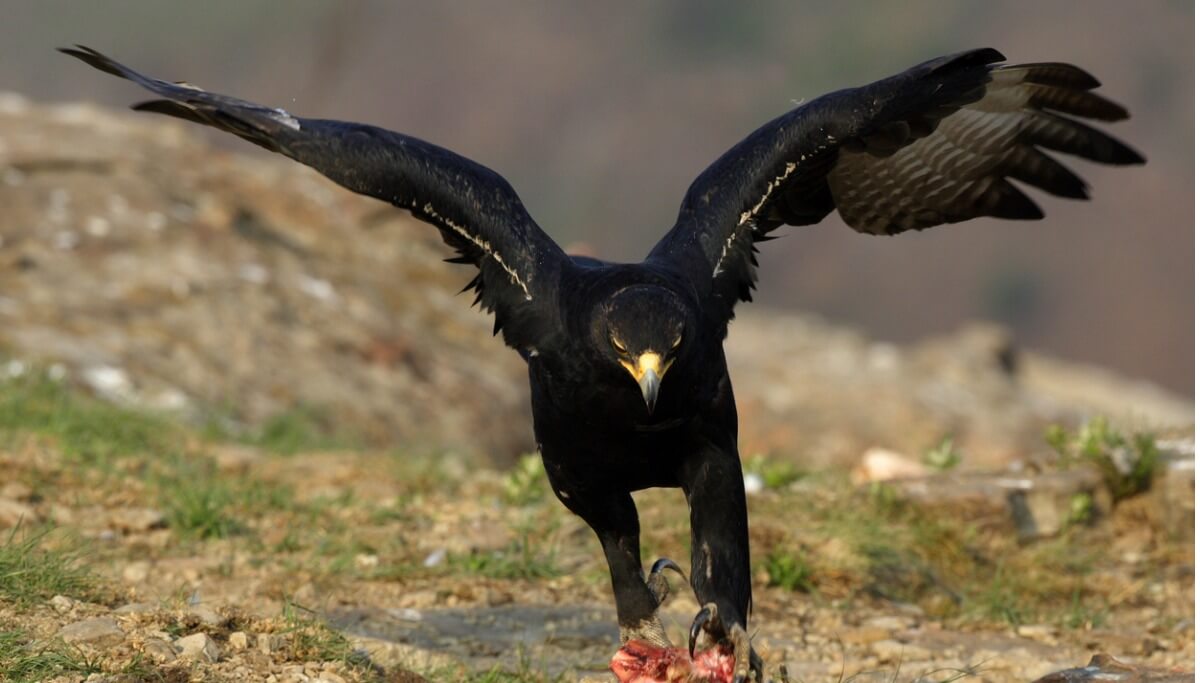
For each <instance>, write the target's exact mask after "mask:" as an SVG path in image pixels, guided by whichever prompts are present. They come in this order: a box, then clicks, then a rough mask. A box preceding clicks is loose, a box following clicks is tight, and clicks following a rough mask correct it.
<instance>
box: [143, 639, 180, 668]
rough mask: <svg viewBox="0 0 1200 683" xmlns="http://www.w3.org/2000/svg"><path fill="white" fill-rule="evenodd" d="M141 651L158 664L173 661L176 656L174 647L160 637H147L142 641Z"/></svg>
mask: <svg viewBox="0 0 1200 683" xmlns="http://www.w3.org/2000/svg"><path fill="white" fill-rule="evenodd" d="M142 652H145V653H146V655H147V656H149V657H150V658H151V659H153V660H154V661H156V662H158V663H159V664H165V663H167V662H173V661H175V657H176V654H175V647H174V646H173V645H171V644H170V643H168V642H167V641H165V640H163V639H161V638H147V639H146V642H144V643H142Z"/></svg>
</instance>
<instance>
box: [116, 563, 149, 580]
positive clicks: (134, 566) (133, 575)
mask: <svg viewBox="0 0 1200 683" xmlns="http://www.w3.org/2000/svg"><path fill="white" fill-rule="evenodd" d="M148 578H150V563H149V562H146V561H144V560H139V561H137V562H130V563H129V564H127V565H125V568H124V569H122V570H121V579H122V580H124V581H125V583H141V582H143V581H145V580H146V579H148Z"/></svg>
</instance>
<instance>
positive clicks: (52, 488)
mask: <svg viewBox="0 0 1200 683" xmlns="http://www.w3.org/2000/svg"><path fill="white" fill-rule="evenodd" d="M4 396H5V397H6V399H7V400H6V402H5V403H3V405H2V407H0V425H3V427H4V429H3V432H2V433H3V439H2V441H0V443H2V444H3V445H2V447H0V471H3V472H4V473H5V483H4V485H3V489H0V525H4V526H7V527H14V526H15V525H17V524H18V523H19V525H20V526H19V528H16V530H15V531H13V532H6V535H7V534H11V535H7V541H6V543H5V544H4V545H3V546H0V625H2V626H0V631H2V632H3V634H4V635H0V671H4V672H7V673H8V674H10V675H12V676H13V677H14V678H17V679H20V678H21V675H28V677H29V679H31V680H38V679H39V678H41V677H48V678H50V679H52V680H80V679H82V678H84V677H85V675H92V676H95V677H96V678H97V679H99V678H103V677H104V676H111V677H112V678H108V679H105V680H172V681H174V680H179V681H182V680H278V681H305V680H314V681H315V680H328V681H338V680H419V679H416V678H413V676H414V675H416V674H419V675H423V676H425V677H426V678H428V679H429V680H435V681H437V680H480V681H497V680H511V681H560V680H562V681H573V680H578V679H580V678H581V677H582V678H588V677H590V678H591V679H592V680H608V679H607V674H605V673H604V672H605V669H606V664H607V660H608V658H609V657H610V656H611V655H612V653H613V652H614V651H615V648H616V646H617V641H616V632H615V627H614V615H613V611H612V608H611V603H610V600H611V596H610V592H609V586H608V581H607V574H606V569H605V565H604V563H603V559H602V556H601V554H600V552H599V549H598V545H597V544H596V542H595V539H594V537H593V536H592V534H591V532H590V530H588V529H587V528H586V526H584V525H583V524H582V523H581V522H580V521H579V520H577V519H575V518H573V517H571V516H570V515H569V514H568V513H567V512H566V511H565V510H564V509H562V508H561V506H560V505H559V504H558V502H557V501H556V500H554V499H553V497H552V496H551V495H550V494H549V491H548V487H547V486H546V484H545V483H544V481H543V476H544V475H543V473H542V472H541V471H540V467H539V465H538V463H537V461H536V460H534V459H526V460H524V461H522V462H521V463H520V464H519V465H518V466H517V467H516V468H514V469H512V470H509V471H493V470H486V469H478V468H470V467H465V466H463V465H462V463H460V462H456V461H451V460H444V459H443V460H430V459H422V458H419V457H415V456H412V455H410V454H404V453H382V452H300V453H294V454H290V455H285V454H279V453H272V452H269V451H266V450H262V449H258V448H251V447H246V446H242V445H238V444H230V443H223V442H214V441H212V440H207V439H201V438H198V437H196V436H195V435H194V434H193V433H192V432H190V431H188V430H185V429H181V428H179V427H176V426H173V425H172V424H170V423H164V422H161V421H160V420H159V419H158V418H148V417H139V416H138V415H137V414H136V413H127V412H123V411H120V410H114V409H112V408H109V407H107V406H103V405H102V404H96V403H93V402H92V401H90V400H86V399H80V398H78V397H74V396H73V394H71V393H69V392H68V391H66V390H63V389H61V387H59V388H56V385H54V384H53V383H47V382H44V381H39V382H32V381H27V382H24V383H22V382H16V383H14V382H11V381H10V382H9V383H7V384H6V385H5V386H4ZM17 421H19V422H21V423H23V424H25V425H27V426H26V427H13V426H12V424H13V423H14V422H17ZM1162 443H1163V444H1164V445H1170V444H1176V445H1175V446H1174V447H1175V448H1176V452H1174V453H1173V454H1172V453H1166V454H1165V455H1164V456H1163V457H1164V458H1167V456H1170V458H1169V460H1167V461H1164V462H1165V463H1167V464H1162V465H1160V470H1161V471H1160V472H1159V474H1158V475H1157V476H1156V478H1155V479H1154V484H1155V486H1154V487H1153V488H1151V489H1150V491H1149V492H1146V493H1142V494H1138V495H1135V496H1133V497H1130V498H1127V499H1125V500H1123V501H1121V502H1120V503H1118V504H1117V505H1116V506H1115V507H1108V506H1107V504H1104V505H1097V507H1096V509H1094V510H1093V511H1091V513H1089V514H1088V515H1086V516H1083V517H1077V518H1075V519H1074V521H1071V522H1069V523H1064V526H1063V527H1062V528H1061V529H1059V530H1057V531H1056V532H1055V533H1053V534H1052V535H1049V536H1047V537H1045V538H1042V539H1040V540H1030V541H1026V542H1021V541H1020V540H1019V534H1018V529H1017V526H1016V525H1015V524H1014V522H1013V519H1012V517H1011V516H1010V515H1009V514H1008V513H1007V512H1006V511H1005V510H1004V509H1003V506H1001V507H996V506H993V505H989V503H988V501H986V500H984V499H977V500H974V501H971V500H964V499H962V498H953V497H952V498H949V499H940V500H938V499H933V498H929V497H926V499H924V500H921V501H918V500H917V499H915V498H912V497H911V496H910V495H909V494H908V493H906V491H908V490H909V489H908V488H906V487H911V486H912V484H913V482H911V481H910V482H905V483H897V484H892V485H881V484H874V485H871V484H868V485H863V486H855V485H853V484H852V483H851V482H849V481H848V480H847V479H846V478H845V476H844V475H841V474H836V473H824V474H822V473H815V474H803V473H800V472H798V471H795V470H792V469H789V468H787V467H786V466H784V465H781V464H779V463H764V462H761V461H760V462H756V463H754V464H753V466H752V468H751V469H753V470H754V471H755V472H758V473H761V478H762V479H763V481H764V482H765V483H766V485H765V487H764V488H763V490H761V491H759V492H758V493H756V494H754V495H752V496H751V498H750V515H751V520H752V524H751V529H752V535H753V539H752V545H753V549H754V558H753V561H754V566H755V614H754V620H753V630H754V632H755V643H756V645H757V647H758V649H759V651H760V652H761V653H762V655H763V656H764V657H765V658H766V661H767V662H768V663H769V664H770V665H771V667H772V669H773V670H776V668H777V667H778V666H779V665H786V667H787V669H788V671H789V672H790V674H791V676H792V679H793V680H830V681H834V680H839V679H844V678H846V677H849V676H854V675H861V676H866V677H868V678H870V679H875V678H878V679H879V680H894V679H895V680H918V679H920V680H947V679H950V678H952V677H954V676H957V675H959V674H965V675H966V676H967V678H966V680H987V681H1028V680H1033V679H1035V678H1038V677H1039V676H1042V675H1045V674H1048V673H1051V672H1054V671H1058V670H1061V669H1065V668H1069V667H1072V666H1082V665H1083V664H1085V663H1086V662H1087V661H1088V660H1089V659H1090V657H1091V656H1092V655H1093V654H1096V653H1100V652H1103V653H1107V654H1110V655H1113V656H1116V657H1118V658H1120V659H1121V660H1122V661H1125V662H1130V663H1135V664H1136V665H1138V666H1140V667H1155V668H1162V669H1173V670H1176V671H1183V670H1187V671H1190V670H1191V666H1192V656H1193V655H1192V653H1193V649H1194V637H1195V629H1194V622H1193V613H1192V605H1193V601H1194V587H1193V586H1194V565H1193V552H1194V544H1193V529H1192V528H1191V521H1190V520H1191V519H1193V515H1194V509H1193V508H1192V503H1191V500H1192V499H1191V496H1192V495H1193V488H1192V484H1191V481H1192V480H1191V469H1190V468H1188V467H1176V468H1175V469H1176V470H1178V472H1176V473H1175V475H1182V478H1180V476H1173V475H1172V473H1171V472H1170V471H1169V470H1170V467H1171V466H1170V465H1169V462H1176V463H1190V462H1191V461H1190V458H1191V455H1190V454H1187V453H1180V452H1179V451H1181V450H1182V451H1186V450H1187V448H1188V447H1183V448H1181V447H1179V446H1178V444H1179V443H1190V442H1187V441H1184V442H1180V441H1179V440H1178V439H1176V440H1173V441H1167V440H1163V441H1162ZM948 476H954V475H953V473H952V474H951V475H935V476H933V477H932V478H928V479H925V480H922V481H924V482H925V484H923V486H925V487H926V488H933V489H936V488H937V486H938V482H939V481H944V480H945V478H946V477H948ZM971 476H972V477H979V476H982V475H971ZM1004 476H1005V477H1007V478H1009V479H1011V478H1012V476H1013V475H1012V474H1011V473H1009V474H1005V475H1004ZM1040 476H1042V475H1037V474H1034V475H1031V481H1034V482H1035V485H1034V489H1030V490H1035V489H1036V487H1037V484H1036V482H1037V481H1038V479H1039V477H1040ZM1180 486H1182V490H1183V491H1186V496H1183V494H1182V493H1181V491H1179V490H1174V489H1176V488H1179V487H1180ZM955 488H956V489H957V488H960V487H957V486H956V487H955ZM1173 490H1174V493H1172V491H1173ZM1172 496H1174V497H1172ZM638 502H639V507H640V508H641V511H642V519H643V529H644V537H643V547H644V553H645V557H646V559H647V561H649V560H651V559H653V558H654V557H657V556H660V555H663V556H669V557H673V558H676V559H678V560H680V561H681V563H682V564H683V565H684V568H685V569H686V568H687V563H686V558H687V551H686V547H687V546H686V540H687V526H686V524H687V513H686V508H685V505H684V503H683V500H682V498H681V496H680V495H679V494H678V492H674V491H666V490H652V491H647V492H643V493H641V494H639V496H638ZM1063 514H1071V513H1070V512H1069V511H1066V512H1064V513H1063ZM42 534H44V535H42ZM30 539H32V540H30ZM62 552H66V553H68V554H67V555H65V556H64V555H62V554H61V553H62ZM56 558H58V559H61V560H62V562H60V563H59V564H55V562H56V561H58V560H57V559H56ZM64 558H65V559H64ZM76 569H78V570H84V571H86V572H87V573H88V575H87V576H85V577H82V578H78V580H73V581H67V580H65V579H63V578H62V577H69V576H75V575H74V574H70V571H75V570H76ZM68 570H70V571H68ZM6 574H7V575H8V577H10V578H5V576H6ZM18 574H23V575H25V576H26V577H29V578H28V579H18V581H17V582H16V583H14V582H13V581H12V580H11V577H12V576H15V575H18ZM34 579H36V580H34ZM6 581H7V583H5V582H6ZM697 607H698V606H697V605H696V604H695V601H694V600H693V599H692V598H691V596H690V594H689V591H688V590H687V588H686V587H685V586H683V585H677V586H676V591H675V594H674V595H673V596H672V598H671V599H670V601H669V602H668V604H667V605H666V607H665V608H664V614H665V616H666V617H667V621H668V623H669V624H670V629H671V630H672V634H673V636H674V638H675V639H676V640H677V642H683V639H684V637H685V636H684V630H683V629H684V628H685V627H686V624H688V623H690V619H691V616H692V615H693V614H694V613H695V611H696V609H697ZM97 620H98V621H97ZM4 637H7V638H8V639H9V640H8V641H7V642H6V641H4ZM50 654H56V655H58V656H61V657H62V658H63V659H62V661H58V660H47V659H46V658H48V657H49V656H50ZM39 655H40V656H41V657H42V658H41V659H38V656H39ZM27 660H28V662H31V663H24V664H22V662H26V661H27ZM64 662H70V664H69V666H71V667H74V669H73V670H72V671H71V672H64V671H62V669H61V667H64V666H68V664H66V663H64ZM35 663H36V664H37V666H34V664H35ZM18 664H20V665H21V666H22V667H24V668H16V667H17V666H18ZM5 667H7V668H5ZM56 667H59V668H56ZM414 672H415V673H414ZM18 674H20V675H18ZM272 677H273V678H272ZM406 677H407V678H406ZM896 677H899V678H898V679H897V678H896ZM1128 680H1132V679H1128Z"/></svg>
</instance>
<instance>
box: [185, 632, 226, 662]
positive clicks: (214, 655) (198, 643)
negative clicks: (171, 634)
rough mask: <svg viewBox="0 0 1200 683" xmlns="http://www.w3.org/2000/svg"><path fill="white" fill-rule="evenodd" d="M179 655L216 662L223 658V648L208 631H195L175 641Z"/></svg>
mask: <svg viewBox="0 0 1200 683" xmlns="http://www.w3.org/2000/svg"><path fill="white" fill-rule="evenodd" d="M175 647H177V648H179V655H180V656H181V657H184V658H185V659H197V660H201V661H206V662H208V663H210V664H211V663H214V662H216V661H217V660H219V659H220V658H221V648H219V647H217V643H216V641H214V640H213V639H212V638H209V637H208V634H207V633H193V634H192V635H190V636H184V637H183V638H180V639H179V640H176V641H175Z"/></svg>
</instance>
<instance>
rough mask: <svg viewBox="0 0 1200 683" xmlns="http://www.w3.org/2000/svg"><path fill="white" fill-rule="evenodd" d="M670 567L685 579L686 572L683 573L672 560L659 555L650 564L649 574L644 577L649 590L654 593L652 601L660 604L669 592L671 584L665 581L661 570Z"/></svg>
mask: <svg viewBox="0 0 1200 683" xmlns="http://www.w3.org/2000/svg"><path fill="white" fill-rule="evenodd" d="M665 569H670V570H671V571H674V572H675V573H677V574H679V576H681V577H683V580H684V581H687V574H684V573H683V569H680V567H679V565H677V564H675V561H674V560H671V559H668V558H665V557H660V558H658V559H657V560H655V561H654V564H653V565H651V566H650V575H649V576H647V577H646V585H647V586H648V587H649V588H650V592H651V593H653V594H654V601H655V602H656V603H657V604H659V605H661V604H662V603H663V601H665V600H666V599H667V596H668V595H670V593H671V584H670V583H668V582H667V577H666V575H664V574H663V570H665Z"/></svg>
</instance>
